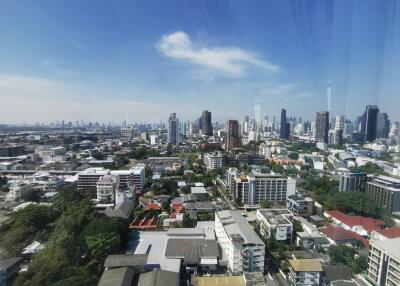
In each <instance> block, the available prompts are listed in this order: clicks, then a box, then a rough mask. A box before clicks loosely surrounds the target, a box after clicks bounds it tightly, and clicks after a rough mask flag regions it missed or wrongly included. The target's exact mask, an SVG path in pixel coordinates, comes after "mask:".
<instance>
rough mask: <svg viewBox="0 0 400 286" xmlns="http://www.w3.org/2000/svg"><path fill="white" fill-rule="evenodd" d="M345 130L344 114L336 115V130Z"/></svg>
mask: <svg viewBox="0 0 400 286" xmlns="http://www.w3.org/2000/svg"><path fill="white" fill-rule="evenodd" d="M337 130H344V116H343V115H336V116H335V131H337Z"/></svg>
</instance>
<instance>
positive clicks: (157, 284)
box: [137, 269, 179, 286]
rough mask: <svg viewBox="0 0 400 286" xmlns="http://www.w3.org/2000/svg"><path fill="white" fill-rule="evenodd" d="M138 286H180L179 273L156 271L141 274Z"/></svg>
mask: <svg viewBox="0 0 400 286" xmlns="http://www.w3.org/2000/svg"><path fill="white" fill-rule="evenodd" d="M137 285H138V286H178V285H179V273H175V272H171V271H165V270H161V269H154V270H153V271H150V272H146V273H142V274H140V277H139V282H138V284H137Z"/></svg>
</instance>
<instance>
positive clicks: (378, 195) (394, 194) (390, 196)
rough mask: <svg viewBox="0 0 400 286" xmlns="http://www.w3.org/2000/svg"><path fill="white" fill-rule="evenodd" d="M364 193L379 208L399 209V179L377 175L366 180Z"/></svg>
mask: <svg viewBox="0 0 400 286" xmlns="http://www.w3.org/2000/svg"><path fill="white" fill-rule="evenodd" d="M365 193H366V194H367V195H368V196H369V197H370V198H371V199H373V200H374V201H375V202H376V203H377V204H378V205H379V206H380V207H381V208H383V209H385V210H387V211H389V212H398V211H400V180H399V179H395V178H391V177H387V176H377V177H375V178H374V179H373V180H372V181H371V182H367V186H366V190H365Z"/></svg>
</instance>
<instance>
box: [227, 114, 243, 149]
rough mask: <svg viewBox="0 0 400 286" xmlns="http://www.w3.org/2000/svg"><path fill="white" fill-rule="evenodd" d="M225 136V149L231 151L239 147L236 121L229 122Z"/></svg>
mask: <svg viewBox="0 0 400 286" xmlns="http://www.w3.org/2000/svg"><path fill="white" fill-rule="evenodd" d="M227 129H228V130H227V134H226V149H227V150H232V149H234V148H239V147H240V145H241V142H240V136H239V123H238V121H237V120H229V121H228V128H227Z"/></svg>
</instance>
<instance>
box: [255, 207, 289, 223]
mask: <svg viewBox="0 0 400 286" xmlns="http://www.w3.org/2000/svg"><path fill="white" fill-rule="evenodd" d="M257 211H258V212H259V214H261V215H262V216H263V217H264V219H265V220H266V221H267V222H268V223H269V224H292V223H291V222H290V221H289V219H288V218H287V217H290V216H293V213H292V212H291V211H289V210H288V209H258V210H257Z"/></svg>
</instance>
